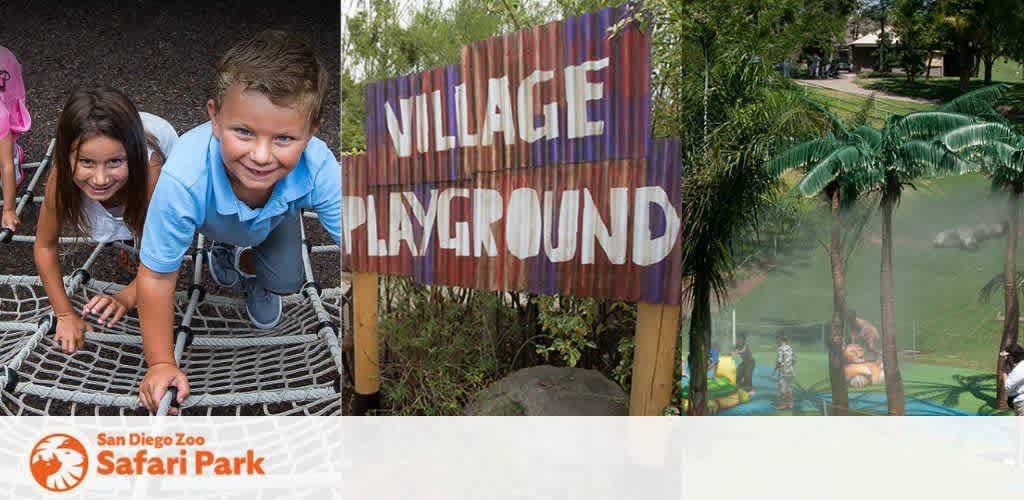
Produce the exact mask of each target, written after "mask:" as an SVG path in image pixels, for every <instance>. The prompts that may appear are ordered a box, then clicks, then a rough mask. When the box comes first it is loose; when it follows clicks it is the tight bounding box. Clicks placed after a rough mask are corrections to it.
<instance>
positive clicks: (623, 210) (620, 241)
mask: <svg viewBox="0 0 1024 500" xmlns="http://www.w3.org/2000/svg"><path fill="white" fill-rule="evenodd" d="M610 191H611V193H610V195H611V199H610V201H609V205H610V207H611V219H612V229H611V232H609V231H608V226H606V225H605V223H604V221H603V220H601V212H600V211H598V210H597V204H595V203H594V198H593V197H591V196H590V191H589V190H587V189H584V190H583V231H582V235H581V239H582V240H583V241H582V243H581V244H582V246H583V248H582V250H581V253H582V262H583V263H584V264H593V263H594V239H595V238H596V239H597V241H598V242H599V243H600V244H601V248H603V249H604V253H605V255H607V256H608V260H609V261H611V263H612V264H625V263H626V227H627V222H628V221H629V188H612V189H611V190H610Z"/></svg>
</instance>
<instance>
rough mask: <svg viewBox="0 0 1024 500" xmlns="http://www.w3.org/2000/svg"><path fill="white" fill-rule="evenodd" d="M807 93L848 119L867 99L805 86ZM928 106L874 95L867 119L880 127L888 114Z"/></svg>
mask: <svg viewBox="0 0 1024 500" xmlns="http://www.w3.org/2000/svg"><path fill="white" fill-rule="evenodd" d="M807 94H808V95H809V96H810V97H811V99H814V100H815V101H818V102H819V103H821V104H824V105H825V106H827V107H828V108H829V109H831V110H832V111H833V112H834V113H836V114H837V115H839V117H840V118H843V119H844V120H848V119H850V118H851V117H853V116H854V115H856V114H857V113H859V112H860V110H861V109H863V108H864V104H865V103H866V102H867V100H868V98H867V97H865V96H860V95H857V94H850V93H847V92H840V91H836V90H831V89H826V88H821V87H807ZM929 107H931V105H929V104H918V103H915V102H908V101H899V100H896V99H885V98H880V97H876V98H875V100H874V103H873V104H872V107H871V108H870V110H869V112H868V114H869V117H870V120H869V121H870V122H871V125H873V126H876V127H880V126H882V124H884V123H885V119H886V118H888V117H889V116H890V115H893V114H899V115H905V114H908V113H913V112H915V111H921V110H924V109H928V108H929Z"/></svg>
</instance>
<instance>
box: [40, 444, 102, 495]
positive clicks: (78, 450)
mask: <svg viewBox="0 0 1024 500" xmlns="http://www.w3.org/2000/svg"><path fill="white" fill-rule="evenodd" d="M28 463H29V469H30V470H31V471H32V477H34V478H35V479H36V482H37V483H39V486H42V487H43V488H46V489H47V490H49V491H53V492H57V493H60V492H64V491H69V490H72V489H74V488H76V487H78V485H80V484H82V480H83V479H85V473H86V472H87V471H88V470H89V455H88V454H87V453H86V452H85V446H82V442H81V441H79V440H78V439H75V438H74V437H71V436H69V435H67V434H50V435H49V436H46V437H44V438H43V439H40V440H39V442H38V443H36V446H35V447H34V448H32V454H31V455H30V456H29V460H28Z"/></svg>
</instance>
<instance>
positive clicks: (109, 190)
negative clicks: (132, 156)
mask: <svg viewBox="0 0 1024 500" xmlns="http://www.w3.org/2000/svg"><path fill="white" fill-rule="evenodd" d="M127 158H128V155H127V153H125V150H124V144H122V143H121V141H119V140H117V139H112V138H110V137H108V136H105V135H96V136H92V137H88V138H86V139H83V140H82V141H81V143H80V144H79V145H78V149H77V151H76V150H73V151H72V152H71V159H72V161H74V162H75V164H74V165H73V166H72V172H73V173H74V179H75V185H76V186H78V188H79V189H81V190H82V193H84V194H85V196H88V197H89V198H92V199H93V200H96V201H99V202H104V201H109V200H110V199H111V198H113V197H114V195H115V194H117V191H118V190H120V189H121V188H122V187H123V186H124V185H125V184H126V183H127V182H128V159H127Z"/></svg>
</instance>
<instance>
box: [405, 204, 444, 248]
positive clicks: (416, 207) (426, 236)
mask: <svg viewBox="0 0 1024 500" xmlns="http://www.w3.org/2000/svg"><path fill="white" fill-rule="evenodd" d="M405 200H406V201H408V202H409V207H410V208H412V216H413V217H415V218H416V222H419V223H420V227H422V228H423V239H422V240H421V242H420V255H425V254H426V253H427V249H428V248H430V247H429V245H430V236H431V233H433V232H434V221H435V220H436V219H437V190H436V189H431V190H430V202H429V203H428V204H427V213H426V214H424V213H423V204H422V203H420V200H419V198H417V197H416V193H413V192H406V193H405Z"/></svg>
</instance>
